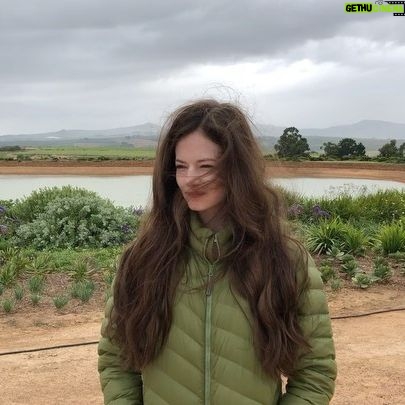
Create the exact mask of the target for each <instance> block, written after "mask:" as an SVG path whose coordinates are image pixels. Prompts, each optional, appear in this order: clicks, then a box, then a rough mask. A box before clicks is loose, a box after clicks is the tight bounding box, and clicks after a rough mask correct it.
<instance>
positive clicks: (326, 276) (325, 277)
mask: <svg viewBox="0 0 405 405" xmlns="http://www.w3.org/2000/svg"><path fill="white" fill-rule="evenodd" d="M319 271H320V273H321V278H322V281H323V282H324V283H325V284H326V283H327V282H328V281H329V280H330V279H332V278H334V277H335V271H334V270H333V268H332V266H330V265H328V264H323V265H321V266H320V267H319Z"/></svg>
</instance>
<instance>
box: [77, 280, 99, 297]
mask: <svg viewBox="0 0 405 405" xmlns="http://www.w3.org/2000/svg"><path fill="white" fill-rule="evenodd" d="M94 288H95V285H94V283H93V282H92V281H90V280H85V281H78V282H76V283H74V284H73V285H72V298H78V299H79V300H81V301H82V302H87V301H89V299H90V298H91V297H92V295H93V292H94Z"/></svg>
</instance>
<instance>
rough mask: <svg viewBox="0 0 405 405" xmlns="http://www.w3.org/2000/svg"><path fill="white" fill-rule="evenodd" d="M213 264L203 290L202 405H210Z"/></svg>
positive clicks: (215, 238) (215, 241)
mask: <svg viewBox="0 0 405 405" xmlns="http://www.w3.org/2000/svg"><path fill="white" fill-rule="evenodd" d="M213 243H214V245H216V247H217V248H218V240H217V235H216V234H215V235H214V240H213ZM214 268H215V262H214V263H209V267H208V279H207V288H206V290H205V298H206V303H205V345H204V346H205V359H204V405H210V399H211V314H212V290H213V285H212V276H213V274H214Z"/></svg>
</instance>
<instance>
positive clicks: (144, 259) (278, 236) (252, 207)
mask: <svg viewBox="0 0 405 405" xmlns="http://www.w3.org/2000/svg"><path fill="white" fill-rule="evenodd" d="M196 130H201V131H202V132H203V133H204V134H205V135H206V136H207V137H208V138H209V139H210V140H211V141H213V142H214V143H216V144H217V145H219V146H220V150H221V156H220V158H219V160H218V165H217V166H216V170H217V173H218V176H219V178H220V180H221V182H222V184H223V186H224V187H225V190H226V201H225V202H224V209H225V212H226V221H227V223H228V224H229V225H230V226H231V229H232V232H233V242H232V243H233V246H232V249H231V251H230V253H228V254H227V256H226V258H225V260H226V263H227V266H225V267H226V269H227V270H226V276H227V277H228V278H229V281H230V284H231V288H232V289H233V290H234V291H235V292H237V293H238V294H239V295H241V296H242V297H243V298H245V299H246V300H247V302H248V303H249V306H250V310H251V313H252V333H253V343H254V346H255V350H256V353H257V356H258V358H259V360H260V362H261V364H262V367H263V369H264V371H265V372H266V373H268V374H269V375H270V376H273V377H276V378H277V377H279V376H280V374H284V375H287V376H288V375H291V374H292V373H293V370H294V366H295V364H296V361H297V360H298V358H299V356H300V354H301V353H302V352H303V350H306V349H308V348H309V346H308V343H307V341H306V340H305V338H304V336H303V333H302V331H301V329H300V327H299V323H298V306H299V300H300V299H302V297H301V295H302V294H303V292H304V291H305V288H306V287H305V285H306V280H307V279H306V277H304V282H303V283H301V282H298V280H297V268H298V267H302V268H306V263H305V260H306V256H305V253H304V252H303V250H302V249H301V247H300V245H299V243H298V242H296V241H295V240H294V239H292V238H291V237H290V236H289V234H288V232H286V229H285V225H284V224H285V222H284V209H283V204H282V203H281V200H280V197H279V196H278V194H277V192H276V191H275V190H273V189H272V188H271V187H270V186H269V185H268V184H267V183H266V178H265V165H264V159H263V157H262V154H261V151H260V149H259V147H258V144H257V142H256V140H255V138H254V136H253V133H252V129H251V125H250V123H249V120H248V119H247V117H246V115H245V114H244V113H243V112H242V111H241V110H240V109H239V108H238V107H236V106H235V105H233V104H230V103H220V102H218V101H215V100H211V99H208V100H201V101H196V102H193V103H191V104H188V105H185V106H183V107H181V108H179V109H178V110H177V111H175V112H174V113H173V114H172V115H171V116H170V118H169V120H168V122H167V124H166V125H165V126H164V127H163V130H162V134H161V138H160V141H159V146H158V150H157V156H156V161H155V168H154V174H153V202H152V206H151V211H150V213H148V215H147V216H146V218H145V219H144V222H143V224H142V226H141V228H140V230H139V233H138V236H137V238H136V240H135V241H134V242H133V243H132V244H131V245H130V246H129V247H128V248H127V249H126V251H125V252H124V254H123V256H122V259H121V264H120V267H119V271H118V274H117V277H116V280H115V285H114V307H113V311H112V314H111V322H110V334H111V336H112V337H113V339H114V340H115V341H116V343H118V344H119V346H120V347H121V348H122V354H123V359H124V362H125V364H126V366H127V367H129V368H131V369H133V370H142V369H143V368H144V367H145V366H146V365H148V364H149V363H150V362H152V361H153V359H154V358H155V357H156V356H157V355H158V354H159V352H160V351H161V349H162V348H163V346H164V344H165V342H166V340H167V337H168V334H169V331H170V327H171V323H172V312H173V305H174V298H175V293H176V288H177V287H178V285H179V282H180V280H181V278H182V276H183V269H184V265H183V263H184V261H185V260H186V257H185V251H186V249H185V246H186V245H187V244H188V237H189V232H190V225H189V209H188V207H187V204H186V202H185V200H184V198H183V197H182V195H181V193H180V190H179V188H178V186H177V183H176V178H175V176H174V173H175V170H176V169H175V148H176V144H177V142H178V141H179V140H180V139H182V138H183V137H184V136H186V135H188V134H190V133H191V132H194V131H196Z"/></svg>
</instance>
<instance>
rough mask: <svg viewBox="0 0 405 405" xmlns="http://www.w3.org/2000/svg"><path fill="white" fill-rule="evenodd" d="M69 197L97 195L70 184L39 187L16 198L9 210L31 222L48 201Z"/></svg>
mask: <svg viewBox="0 0 405 405" xmlns="http://www.w3.org/2000/svg"><path fill="white" fill-rule="evenodd" d="M71 197H97V193H95V192H94V191H89V190H86V189H83V188H77V187H72V186H63V187H46V188H41V189H39V190H36V191H33V192H32V193H31V194H30V195H29V196H28V197H26V198H24V199H23V200H17V201H16V202H15V203H14V205H13V206H12V207H11V209H10V211H11V214H12V215H14V216H15V217H16V218H18V219H19V220H20V221H21V222H24V223H25V222H32V221H34V220H35V219H36V218H37V216H38V215H39V214H42V213H44V212H45V211H46V207H47V205H48V204H49V203H50V202H53V201H56V200H59V199H61V198H71Z"/></svg>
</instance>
